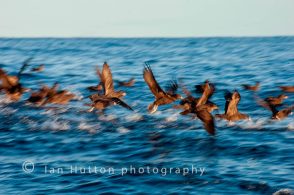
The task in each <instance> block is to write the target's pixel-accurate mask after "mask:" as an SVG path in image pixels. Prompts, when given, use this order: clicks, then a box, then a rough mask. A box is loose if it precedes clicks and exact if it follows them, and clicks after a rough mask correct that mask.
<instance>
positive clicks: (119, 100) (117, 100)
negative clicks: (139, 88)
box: [111, 97, 134, 111]
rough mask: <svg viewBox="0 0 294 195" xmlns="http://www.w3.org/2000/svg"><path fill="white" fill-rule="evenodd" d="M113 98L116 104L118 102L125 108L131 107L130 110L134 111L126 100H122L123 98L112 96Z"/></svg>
mask: <svg viewBox="0 0 294 195" xmlns="http://www.w3.org/2000/svg"><path fill="white" fill-rule="evenodd" d="M111 99H112V101H114V102H115V103H116V104H118V105H120V106H122V107H124V108H127V109H129V110H132V111H134V110H133V109H132V108H131V107H130V106H129V105H128V104H126V103H125V102H124V101H122V100H121V99H119V98H115V97H114V98H111Z"/></svg>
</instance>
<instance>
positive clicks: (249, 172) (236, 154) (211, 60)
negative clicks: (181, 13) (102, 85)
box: [0, 37, 294, 194]
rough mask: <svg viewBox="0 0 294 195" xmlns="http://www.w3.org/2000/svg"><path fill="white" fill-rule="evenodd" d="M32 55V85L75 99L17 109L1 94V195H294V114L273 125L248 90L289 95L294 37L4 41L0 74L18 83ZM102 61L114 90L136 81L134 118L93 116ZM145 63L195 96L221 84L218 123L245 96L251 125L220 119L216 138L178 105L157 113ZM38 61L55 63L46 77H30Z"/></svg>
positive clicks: (110, 112)
mask: <svg viewBox="0 0 294 195" xmlns="http://www.w3.org/2000/svg"><path fill="white" fill-rule="evenodd" d="M30 57H32V58H33V59H32V60H31V62H30V67H28V69H27V70H25V71H24V74H23V75H22V78H21V82H22V84H23V86H25V87H27V88H31V89H32V90H33V91H35V90H38V89H39V88H40V86H41V85H43V84H47V85H52V84H54V82H56V81H57V82H59V83H60V86H61V88H62V89H67V90H69V91H71V92H73V93H75V94H76V95H77V98H76V100H74V101H72V102H70V103H69V104H68V105H64V106H57V105H48V106H45V107H37V106H34V105H30V104H28V103H27V102H26V99H27V98H28V97H29V95H30V93H25V94H24V95H23V97H22V99H21V100H20V101H18V102H9V101H8V100H7V99H6V98H5V96H4V95H1V96H0V121H1V123H0V170H1V171H0V194H82V193H83V194H88V193H93V194H150V193H152V194H273V193H275V192H277V191H279V190H283V189H288V191H291V189H292V190H293V189H294V149H293V148H294V120H293V119H294V117H293V115H291V116H289V117H288V118H287V119H285V120H283V121H271V120H270V117H271V113H270V111H268V110H266V109H264V108H263V107H261V106H259V105H258V104H257V103H256V102H255V99H254V93H253V92H251V91H245V90H243V89H242V87H241V84H252V85H254V84H255V82H256V81H260V82H261V89H260V91H258V92H257V93H256V95H258V96H259V97H261V98H265V97H268V96H276V95H279V94H281V93H282V92H281V91H280V89H279V88H278V86H280V85H294V79H293V77H294V37H258V38H175V39H169V38H144V39H143V38H142V39H138V38H125V39H119V38H118V39H116V38H83V39H81V38H69V39H63V38H60V39H56V38H36V39H29V38H27V39H22V38H19V39H6V38H1V39H0V67H1V68H3V69H5V70H6V71H7V72H8V73H9V74H11V75H14V74H17V72H18V71H19V68H20V67H21V65H22V63H23V62H24V61H25V60H26V59H28V58H30ZM104 61H107V62H108V64H109V65H110V67H111V70H112V74H113V78H114V80H115V81H116V80H128V79H130V78H132V77H133V78H135V79H136V82H135V85H134V86H133V87H129V88H127V87H118V85H117V84H116V83H115V87H116V89H120V90H124V91H125V92H126V93H127V95H126V96H125V98H124V101H125V102H126V103H128V104H129V105H130V106H131V107H133V109H134V112H132V111H129V110H127V109H124V108H122V107H120V106H112V107H109V108H108V109H107V110H106V111H105V112H104V113H98V112H92V113H89V112H87V110H88V109H89V107H88V106H87V105H86V104H89V103H90V100H89V99H88V98H87V96H89V95H90V94H91V92H89V91H87V89H86V87H88V86H91V85H96V84H98V82H99V79H98V78H97V75H96V74H95V67H96V65H98V66H100V67H101V66H102V64H103V62H104ZM146 61H147V62H148V63H149V64H150V65H151V67H152V69H153V72H154V74H155V77H156V79H157V81H158V82H159V84H160V85H161V86H162V88H164V87H165V86H166V85H168V83H169V81H170V80H171V79H175V78H176V79H178V80H181V81H182V82H183V83H184V84H185V85H186V87H187V88H188V89H189V90H191V91H192V92H193V95H194V96H196V97H197V96H199V94H196V93H194V85H196V84H199V83H202V82H204V81H205V80H206V79H209V80H210V81H211V82H212V83H215V85H216V89H217V90H216V93H215V94H214V95H213V97H212V99H211V100H212V101H213V102H215V103H216V104H217V105H218V106H219V107H220V110H219V111H216V112H214V114H215V113H223V110H224V105H225V100H224V92H225V90H230V91H232V90H234V89H237V90H238V91H239V92H240V94H241V96H242V98H241V101H240V103H239V110H240V111H241V112H242V113H246V114H248V115H250V120H248V121H241V122H235V123H228V122H226V121H221V120H216V121H215V122H216V136H210V135H208V133H207V132H206V131H205V130H204V129H203V126H202V123H201V122H200V121H199V120H197V119H195V118H193V117H191V116H181V115H179V112H180V110H177V109H173V108H172V106H173V105H166V106H162V107H159V109H158V111H157V112H156V113H155V114H149V113H148V111H147V106H148V105H149V104H150V103H152V101H153V100H154V97H153V95H152V94H151V92H150V90H149V88H148V86H147V85H146V83H145V82H144V80H143V76H142V71H143V66H144V62H146ZM39 64H45V70H44V71H43V72H34V73H33V72H31V71H30V69H31V68H32V67H34V66H37V65H39ZM178 92H179V93H181V94H182V95H184V94H183V92H182V90H181V89H179V91H178ZM287 95H288V96H289V98H288V99H286V101H285V105H286V106H287V105H292V104H293V102H294V94H293V93H292V94H290V93H288V94H287ZM176 103H178V102H176ZM176 103H175V104H176ZM175 104H174V105H175ZM148 169H149V172H148ZM187 170H188V171H189V173H184V171H187ZM192 170H193V171H194V172H192ZM125 171H127V172H126V173H125ZM196 171H197V173H196ZM201 171H202V172H201Z"/></svg>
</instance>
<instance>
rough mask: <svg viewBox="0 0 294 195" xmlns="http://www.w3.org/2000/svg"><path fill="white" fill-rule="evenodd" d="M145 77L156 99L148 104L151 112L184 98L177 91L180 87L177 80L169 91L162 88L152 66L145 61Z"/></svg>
mask: <svg viewBox="0 0 294 195" xmlns="http://www.w3.org/2000/svg"><path fill="white" fill-rule="evenodd" d="M143 77H144V80H145V82H146V83H147V85H148V86H149V89H150V90H151V92H152V93H153V95H154V96H155V101H154V102H153V103H152V104H150V105H149V106H148V110H149V112H150V113H154V112H156V110H157V108H158V106H160V105H165V104H170V103H173V102H174V101H176V100H178V99H182V96H181V95H179V94H176V93H175V92H176V90H177V88H178V86H177V84H175V82H174V83H172V84H171V85H170V88H169V89H168V91H167V92H165V91H163V90H162V89H161V87H160V86H159V84H158V83H157V81H156V79H155V77H154V75H153V72H152V70H151V67H150V66H149V65H148V64H147V63H145V67H144V70H143Z"/></svg>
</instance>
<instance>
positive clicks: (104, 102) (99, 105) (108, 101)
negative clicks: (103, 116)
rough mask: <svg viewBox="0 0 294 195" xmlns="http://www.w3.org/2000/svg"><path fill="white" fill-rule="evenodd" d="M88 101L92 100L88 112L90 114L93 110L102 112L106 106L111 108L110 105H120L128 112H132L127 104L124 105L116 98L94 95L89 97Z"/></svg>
mask: <svg viewBox="0 0 294 195" xmlns="http://www.w3.org/2000/svg"><path fill="white" fill-rule="evenodd" d="M90 99H91V100H92V104H90V106H91V108H90V110H89V112H92V111H93V110H94V108H95V109H97V110H104V109H105V108H107V107H108V106H112V105H120V106H122V107H124V108H127V109H129V110H133V109H132V108H131V107H130V106H129V105H128V104H126V103H125V102H123V101H122V100H121V99H119V98H117V97H107V96H101V95H98V94H94V95H91V96H90Z"/></svg>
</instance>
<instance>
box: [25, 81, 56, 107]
mask: <svg viewBox="0 0 294 195" xmlns="http://www.w3.org/2000/svg"><path fill="white" fill-rule="evenodd" d="M49 91H50V88H49V87H48V86H46V85H44V86H42V87H41V88H40V89H39V91H35V92H32V94H31V96H30V97H29V99H28V100H27V101H28V102H30V103H33V104H36V105H38V106H39V105H42V104H43V103H44V101H45V100H46V98H47V96H48V93H49Z"/></svg>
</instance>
